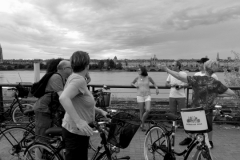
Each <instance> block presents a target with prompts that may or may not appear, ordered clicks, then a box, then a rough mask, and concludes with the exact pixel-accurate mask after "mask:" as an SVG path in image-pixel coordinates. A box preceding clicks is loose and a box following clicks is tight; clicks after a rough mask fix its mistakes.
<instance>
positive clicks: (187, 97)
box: [186, 87, 189, 108]
mask: <svg viewBox="0 0 240 160" xmlns="http://www.w3.org/2000/svg"><path fill="white" fill-rule="evenodd" d="M188 99H189V88H188V87H187V103H186V105H187V106H186V108H188Z"/></svg>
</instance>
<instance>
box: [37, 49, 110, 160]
mask: <svg viewBox="0 0 240 160" xmlns="http://www.w3.org/2000/svg"><path fill="white" fill-rule="evenodd" d="M89 64H90V57H89V55H88V53H87V52H83V51H76V52H74V53H73V54H72V56H71V57H70V61H66V60H61V59H56V60H53V61H51V62H50V63H49V65H48V69H47V72H56V73H57V74H53V75H52V77H51V78H50V79H49V81H48V84H47V86H46V89H45V92H46V93H47V94H44V96H42V97H41V98H39V99H38V100H37V102H36V103H35V104H34V111H35V114H36V116H35V122H36V130H35V134H36V135H37V136H36V137H37V138H38V137H39V136H46V135H45V131H46V130H47V129H48V128H50V127H52V126H53V125H54V118H53V117H52V115H51V112H50V110H49V106H48V105H49V103H50V101H51V97H50V96H49V94H48V93H49V92H51V91H53V92H57V93H58V95H59V101H60V103H61V106H62V107H63V108H64V110H65V115H64V118H63V119H62V124H61V126H62V127H63V129H62V136H63V140H64V143H65V148H66V152H65V159H66V160H76V159H79V157H81V159H82V160H87V159H88V145H89V137H90V136H91V135H93V130H92V128H91V127H90V126H89V125H88V124H89V123H90V122H93V121H94V120H95V112H97V113H99V114H101V115H103V116H104V117H106V115H107V112H105V111H103V110H102V109H99V108H97V107H95V101H94V97H93V95H92V94H91V92H90V91H89V90H88V88H87V83H89V82H90V81H91V78H90V76H89ZM62 79H64V80H62ZM38 139H39V138H38ZM41 140H44V139H42V138H41Z"/></svg>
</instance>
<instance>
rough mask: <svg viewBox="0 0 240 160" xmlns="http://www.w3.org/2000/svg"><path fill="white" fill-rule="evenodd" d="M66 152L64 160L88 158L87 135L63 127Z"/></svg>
mask: <svg viewBox="0 0 240 160" xmlns="http://www.w3.org/2000/svg"><path fill="white" fill-rule="evenodd" d="M62 135H63V140H64V143H65V148H66V153H65V160H78V159H79V160H80V159H81V160H88V145H89V138H90V137H88V136H82V135H77V134H73V133H71V132H69V131H68V130H66V129H65V128H63V130H62Z"/></svg>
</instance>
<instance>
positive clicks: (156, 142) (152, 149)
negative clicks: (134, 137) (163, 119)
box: [144, 126, 170, 160]
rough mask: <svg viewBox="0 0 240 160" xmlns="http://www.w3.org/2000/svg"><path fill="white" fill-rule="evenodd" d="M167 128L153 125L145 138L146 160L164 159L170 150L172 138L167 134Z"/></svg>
mask: <svg viewBox="0 0 240 160" xmlns="http://www.w3.org/2000/svg"><path fill="white" fill-rule="evenodd" d="M165 134H166V130H165V128H163V127H162V126H154V127H152V128H151V129H150V130H149V131H148V133H147V135H146V137H145V140H144V157H145V160H152V159H154V160H163V159H164V156H165V154H166V153H167V152H168V151H169V147H170V146H169V144H170V143H169V142H170V139H169V137H167V136H166V135H165Z"/></svg>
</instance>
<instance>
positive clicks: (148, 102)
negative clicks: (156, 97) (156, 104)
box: [142, 101, 151, 128]
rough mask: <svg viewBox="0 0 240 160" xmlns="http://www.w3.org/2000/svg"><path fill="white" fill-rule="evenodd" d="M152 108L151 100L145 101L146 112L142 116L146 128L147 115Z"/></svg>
mask: <svg viewBox="0 0 240 160" xmlns="http://www.w3.org/2000/svg"><path fill="white" fill-rule="evenodd" d="M150 110H151V101H146V102H145V112H144V114H143V117H142V124H143V128H144V123H145V120H146V119H147V117H148V115H149V113H150Z"/></svg>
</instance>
